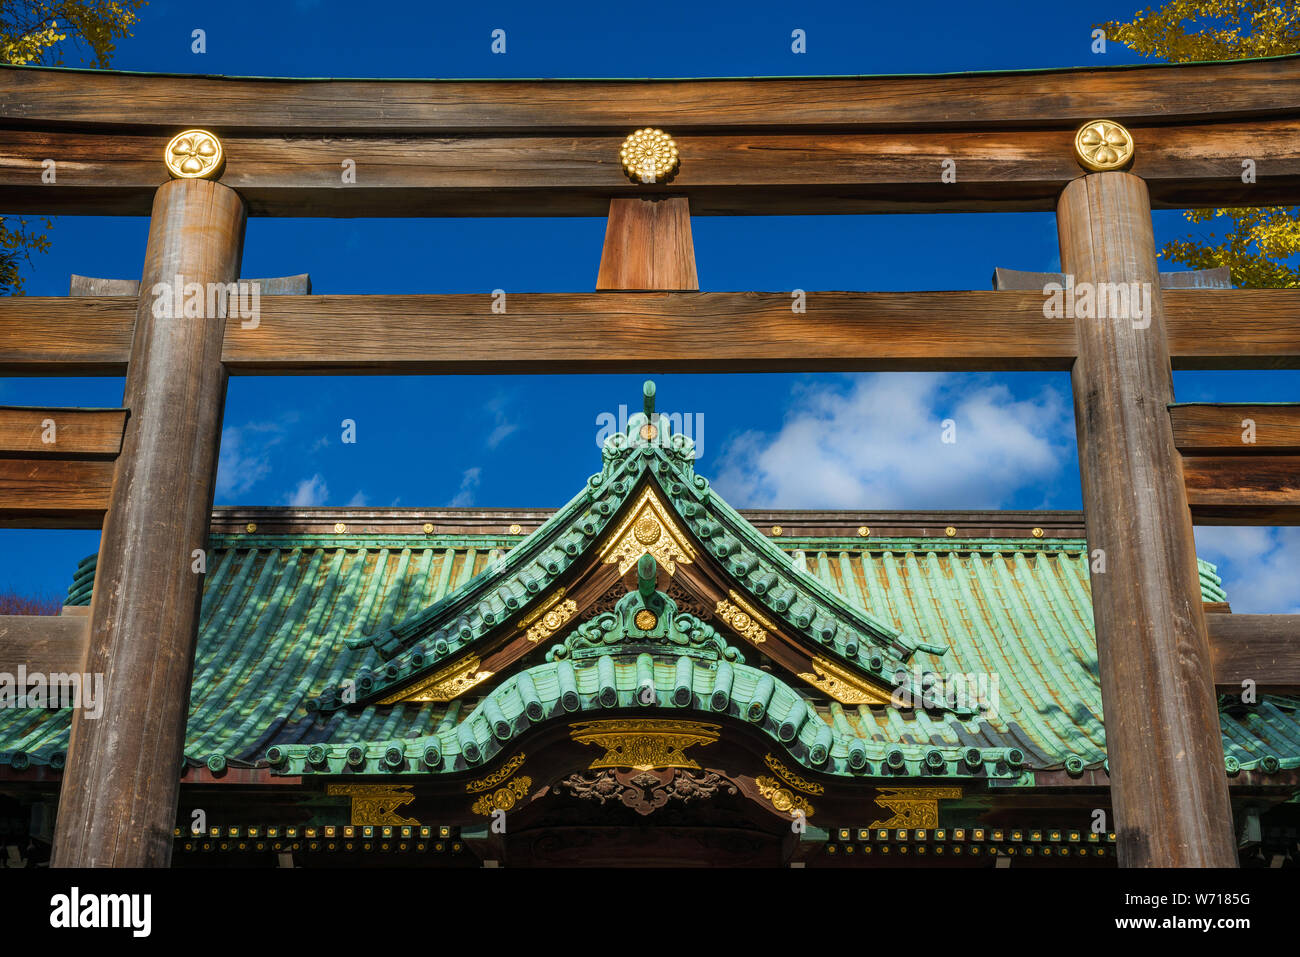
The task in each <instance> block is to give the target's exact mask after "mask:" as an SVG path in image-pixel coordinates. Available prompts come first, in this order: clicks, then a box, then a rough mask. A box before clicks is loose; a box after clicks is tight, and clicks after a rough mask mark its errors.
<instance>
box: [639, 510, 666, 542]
mask: <svg viewBox="0 0 1300 957" xmlns="http://www.w3.org/2000/svg"><path fill="white" fill-rule="evenodd" d="M662 534H663V529H662V528H660V527H659V523H658V522H656V521H655V520H654V518H652V517H651V516H649V515H642V516H641V517H640V518H638V519H637V520H636V524H635V525H633V526H632V535H633V537H635V538H636V540H637V541H638V542H640V543H641V544H642V545H653V544H654V543H655V542H657V541H659V536H660V535H662Z"/></svg>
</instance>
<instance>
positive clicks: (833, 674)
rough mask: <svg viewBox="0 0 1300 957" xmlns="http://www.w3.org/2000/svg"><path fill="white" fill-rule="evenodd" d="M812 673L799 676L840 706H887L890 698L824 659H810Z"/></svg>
mask: <svg viewBox="0 0 1300 957" xmlns="http://www.w3.org/2000/svg"><path fill="white" fill-rule="evenodd" d="M812 666H813V671H815V672H817V673H816V674H808V673H807V672H804V673H802V674H800V675H799V677H800V678H802V679H803V680H804V681H806V682H808V683H809V684H810V685H812V686H813V687H814V688H818V689H820V690H821V691H824V692H826V693H827V694H828V695H830V696H831V697H832V698H834V699H835V700H836V701H838V702H839V703H840V704H855V705H856V704H889V702H890V696H889V695H888V694H886V693H885V692H884V691H883V690H881V689H879V688H875V687H872V686H871V685H869V684H867V683H866V682H865V681H863V680H862V679H861V678H859V677H858V676H857V675H855V674H853V673H851V672H849V671H846V670H845V669H844V668H841V667H840V666H839V665H837V664H835V663H834V662H832V661H827V660H826V659H825V658H816V657H815V658H813V659H812Z"/></svg>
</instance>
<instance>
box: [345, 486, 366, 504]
mask: <svg viewBox="0 0 1300 957" xmlns="http://www.w3.org/2000/svg"><path fill="white" fill-rule="evenodd" d="M365 504H366V493H365V492H363V491H361V489H357V494H356V495H353V496H352V498H351V499H349V500H348V505H351V506H361V505H365Z"/></svg>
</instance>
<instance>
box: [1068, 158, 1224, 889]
mask: <svg viewBox="0 0 1300 957" xmlns="http://www.w3.org/2000/svg"><path fill="white" fill-rule="evenodd" d="M1057 229H1058V232H1059V234H1060V243H1061V268H1062V271H1064V272H1066V273H1069V274H1072V275H1073V276H1074V277H1075V281H1076V283H1079V284H1082V283H1142V284H1146V285H1147V287H1148V288H1150V289H1151V300H1150V310H1149V313H1148V314H1145V315H1143V316H1141V319H1142V320H1144V322H1145V324H1142V323H1139V322H1136V321H1134V320H1135V319H1137V318H1138V317H1137V316H1132V315H1123V314H1121V315H1120V316H1118V317H1111V318H1108V319H1095V318H1091V317H1088V318H1084V317H1078V318H1076V319H1075V320H1074V321H1075V327H1076V332H1077V335H1078V347H1079V349H1078V351H1079V355H1078V358H1077V359H1076V360H1075V363H1074V368H1073V370H1072V372H1071V377H1070V379H1071V384H1072V386H1073V390H1074V415H1075V423H1076V425H1077V428H1078V437H1079V472H1080V477H1081V479H1082V486H1083V505H1084V519H1085V522H1086V524H1087V527H1088V549H1089V554H1090V555H1093V556H1096V555H1097V554H1098V552H1100V553H1101V555H1102V560H1103V561H1104V563H1105V570H1104V571H1102V570H1100V569H1098V570H1097V571H1096V572H1094V574H1093V575H1092V607H1093V620H1094V622H1095V627H1096V635H1097V660H1098V670H1099V672H1100V678H1101V695H1102V710H1103V712H1104V713H1105V726H1106V750H1107V753H1108V754H1109V757H1110V768H1109V770H1110V782H1111V802H1112V806H1113V807H1114V810H1115V830H1116V832H1117V834H1118V851H1119V860H1120V864H1121V866H1125V867H1235V866H1236V864H1237V855H1236V848H1235V842H1234V840H1233V831H1232V809H1231V807H1230V805H1229V803H1228V785H1227V780H1226V778H1225V776H1224V772H1223V748H1222V741H1221V739H1220V734H1219V712H1218V706H1217V702H1216V699H1215V697H1214V681H1213V677H1212V674H1211V670H1210V669H1211V665H1210V651H1209V638H1208V633H1207V630H1206V621H1205V618H1206V616H1205V613H1204V611H1203V610H1202V608H1201V592H1200V579H1199V572H1198V569H1197V563H1196V547H1195V542H1194V541H1193V538H1192V521H1191V515H1190V513H1189V512H1188V507H1187V496H1186V494H1185V492H1184V489H1183V481H1182V469H1181V463H1180V461H1179V454H1178V451H1177V449H1176V448H1175V447H1174V441H1173V430H1172V428H1171V426H1170V424H1169V420H1168V419H1167V418H1166V417H1165V416H1164V415H1163V414H1162V415H1158V416H1153V415H1152V411H1151V410H1152V408H1153V407H1154V408H1156V409H1157V410H1163V408H1164V407H1166V406H1168V405H1169V403H1171V402H1172V401H1173V377H1172V375H1171V374H1170V367H1169V351H1168V344H1167V340H1166V334H1165V315H1164V304H1163V297H1162V293H1161V290H1160V286H1159V274H1158V269H1157V266H1156V250H1155V237H1154V235H1153V231H1152V223H1151V208H1150V204H1149V202H1148V198H1147V188H1146V185H1145V184H1144V183H1143V181H1142V180H1141V179H1139V178H1138V177H1137V176H1134V175H1132V174H1130V173H1121V172H1107V173H1093V174H1090V175H1088V176H1086V177H1084V178H1082V179H1079V180H1077V181H1075V182H1073V183H1071V184H1070V185H1069V186H1068V187H1067V188H1066V190H1065V192H1064V193H1063V194H1062V195H1061V200H1060V205H1059V207H1058V209H1057ZM1196 295H1204V293H1198V294H1196Z"/></svg>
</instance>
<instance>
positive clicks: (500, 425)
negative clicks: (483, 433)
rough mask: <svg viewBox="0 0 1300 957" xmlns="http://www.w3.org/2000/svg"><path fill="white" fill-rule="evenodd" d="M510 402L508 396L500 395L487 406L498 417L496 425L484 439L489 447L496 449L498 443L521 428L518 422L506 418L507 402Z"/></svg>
mask: <svg viewBox="0 0 1300 957" xmlns="http://www.w3.org/2000/svg"><path fill="white" fill-rule="evenodd" d="M508 402H509V399H508V398H507V397H506V396H504V395H498V396H497V397H496V398H494V399H493V400H492V401H491V402H489V403H487V405H486V406H485V408H487V410H488V411H489V412H491V413H492V415H493V416H494V417H495V419H496V426H495V427H494V428H493V429H492V431H491V432H489V433H488V437H487V438H486V439H485V440H484V444H486V445H487V447H488V448H489V449H495V448H496V447H497V446H498V445H500V444H501V443H502V442H504V441H505V440H506V438H507V437H508V436H509V435H510V434H511V433H512V432H514V431H515V430H516V429H518V428H519V424H518V423H517V422H511V421H510V420H509V419H507V418H506V404H507V403H508Z"/></svg>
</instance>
